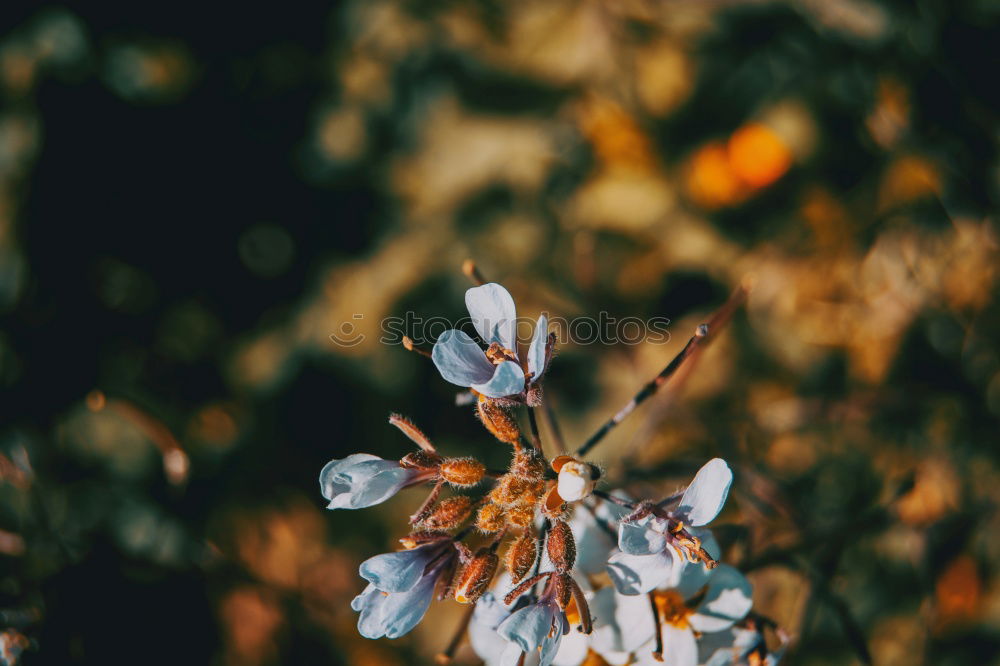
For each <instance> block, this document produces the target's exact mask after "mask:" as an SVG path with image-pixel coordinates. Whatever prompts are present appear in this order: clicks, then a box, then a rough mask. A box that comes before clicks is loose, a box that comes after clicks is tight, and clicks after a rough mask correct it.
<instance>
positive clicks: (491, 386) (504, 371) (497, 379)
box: [470, 361, 524, 398]
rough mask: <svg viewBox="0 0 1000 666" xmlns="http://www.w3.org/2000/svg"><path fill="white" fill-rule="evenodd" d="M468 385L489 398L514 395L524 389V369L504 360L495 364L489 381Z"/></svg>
mask: <svg viewBox="0 0 1000 666" xmlns="http://www.w3.org/2000/svg"><path fill="white" fill-rule="evenodd" d="M470 386H472V388H474V389H476V390H477V391H479V392H480V393H482V394H483V395H485V396H489V397H490V398H503V397H506V396H508V395H516V394H518V393H520V392H521V391H523V390H524V371H523V370H521V366H519V365H518V364H517V363H514V362H513V361H504V362H503V363H501V364H500V365H498V366H496V370H494V371H493V377H492V378H491V379H490V380H489V381H487V382H484V383H476V384H471V385H470Z"/></svg>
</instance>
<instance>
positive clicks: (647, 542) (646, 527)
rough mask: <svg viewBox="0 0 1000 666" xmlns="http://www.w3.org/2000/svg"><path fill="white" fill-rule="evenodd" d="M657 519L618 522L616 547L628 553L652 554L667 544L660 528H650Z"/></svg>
mask: <svg viewBox="0 0 1000 666" xmlns="http://www.w3.org/2000/svg"><path fill="white" fill-rule="evenodd" d="M656 525H657V521H656V520H655V519H652V518H646V519H643V520H642V521H640V522H637V523H619V524H618V547H619V548H620V549H621V551H622V552H623V553H628V554H629V555H653V554H655V553H659V552H660V551H662V550H663V548H664V547H665V546H666V545H667V539H666V537H665V536H664V535H663V532H662V531H660V530H656V529H652V528H653V527H655V526H656Z"/></svg>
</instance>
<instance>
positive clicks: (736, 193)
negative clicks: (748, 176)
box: [687, 143, 744, 208]
mask: <svg viewBox="0 0 1000 666" xmlns="http://www.w3.org/2000/svg"><path fill="white" fill-rule="evenodd" d="M687 189H688V193H689V194H690V195H691V198H692V199H694V200H695V201H696V202H697V203H698V204H700V205H702V206H705V207H706V208H718V207H720V206H729V205H732V204H734V203H736V202H737V201H739V200H740V199H742V198H743V194H744V187H743V184H742V183H741V182H740V180H739V178H738V177H737V175H736V173H735V171H733V168H732V167H731V166H730V164H729V156H728V155H727V153H726V148H725V146H723V145H722V144H721V143H709V144H706V145H704V146H702V147H701V148H699V149H698V151H697V152H696V153H695V154H694V156H693V157H692V158H691V163H690V169H689V171H688V176H687Z"/></svg>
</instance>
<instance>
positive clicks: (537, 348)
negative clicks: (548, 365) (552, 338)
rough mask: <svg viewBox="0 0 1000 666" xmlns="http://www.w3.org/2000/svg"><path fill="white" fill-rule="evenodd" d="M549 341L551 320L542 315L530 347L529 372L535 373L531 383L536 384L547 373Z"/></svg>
mask: <svg viewBox="0 0 1000 666" xmlns="http://www.w3.org/2000/svg"><path fill="white" fill-rule="evenodd" d="M548 339H549V318H548V317H546V316H545V315H542V316H541V317H539V318H538V323H537V324H535V336H534V337H533V338H532V339H531V346H530V347H528V372H531V373H534V374H532V376H531V383H532V384H534V383H535V382H537V381H538V380H539V379H541V377H542V373H543V372H545V346H546V343H547V342H548Z"/></svg>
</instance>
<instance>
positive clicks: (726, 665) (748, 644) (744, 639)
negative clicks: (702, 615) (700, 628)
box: [698, 628, 770, 666]
mask: <svg viewBox="0 0 1000 666" xmlns="http://www.w3.org/2000/svg"><path fill="white" fill-rule="evenodd" d="M760 641H761V636H760V634H759V633H757V632H756V631H750V630H748V629H736V628H733V629H729V630H727V631H719V632H715V633H711V634H705V635H704V636H702V638H701V640H700V641H699V642H698V655H699V662H700V663H702V664H704V665H705V666H740V664H743V663H745V662H744V659H746V656H747V654H749V653H750V652H751V651H752V650H753V649H754V648H755V647H757V645H758V644H759V643H760ZM769 656H770V655H769ZM765 663H768V662H765Z"/></svg>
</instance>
